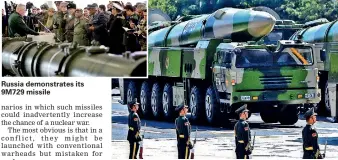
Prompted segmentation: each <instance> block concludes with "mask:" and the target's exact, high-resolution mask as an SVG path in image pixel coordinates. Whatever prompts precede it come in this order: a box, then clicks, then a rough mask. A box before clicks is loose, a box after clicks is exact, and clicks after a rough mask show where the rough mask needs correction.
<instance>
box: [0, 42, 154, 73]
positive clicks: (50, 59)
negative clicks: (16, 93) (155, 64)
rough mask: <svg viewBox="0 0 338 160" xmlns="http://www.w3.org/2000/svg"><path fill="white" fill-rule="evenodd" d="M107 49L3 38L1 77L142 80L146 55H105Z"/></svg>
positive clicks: (145, 69) (140, 53) (145, 68)
mask: <svg viewBox="0 0 338 160" xmlns="http://www.w3.org/2000/svg"><path fill="white" fill-rule="evenodd" d="M108 50H109V48H107V47H103V46H101V47H99V46H90V47H86V46H77V45H74V44H70V43H64V44H50V43H47V42H36V41H30V42H27V41H25V39H22V38H3V39H2V73H3V76H6V75H10V76H21V77H125V76H128V77H130V76H132V77H145V76H147V57H146V54H147V53H146V52H134V53H133V54H128V55H126V56H119V55H113V54H108V53H107V51H108Z"/></svg>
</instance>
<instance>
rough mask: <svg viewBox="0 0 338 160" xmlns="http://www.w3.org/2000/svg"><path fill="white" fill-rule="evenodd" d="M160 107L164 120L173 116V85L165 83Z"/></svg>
mask: <svg viewBox="0 0 338 160" xmlns="http://www.w3.org/2000/svg"><path fill="white" fill-rule="evenodd" d="M162 108H163V113H164V117H165V119H166V120H172V119H173V117H174V112H175V108H174V106H173V87H172V86H171V84H169V83H167V84H165V86H164V89H163V95H162Z"/></svg>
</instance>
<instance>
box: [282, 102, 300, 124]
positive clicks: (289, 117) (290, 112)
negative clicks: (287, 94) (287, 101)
mask: <svg viewBox="0 0 338 160" xmlns="http://www.w3.org/2000/svg"><path fill="white" fill-rule="evenodd" d="M298 114H299V110H298V106H297V105H286V106H283V107H282V109H281V111H280V114H279V116H278V119H279V123H280V124H282V125H293V124H295V123H297V121H298Z"/></svg>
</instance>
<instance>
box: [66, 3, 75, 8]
mask: <svg viewBox="0 0 338 160" xmlns="http://www.w3.org/2000/svg"><path fill="white" fill-rule="evenodd" d="M67 9H76V4H74V3H69V4H68V5H67Z"/></svg>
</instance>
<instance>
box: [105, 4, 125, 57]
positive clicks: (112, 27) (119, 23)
mask: <svg viewBox="0 0 338 160" xmlns="http://www.w3.org/2000/svg"><path fill="white" fill-rule="evenodd" d="M112 5H113V8H112V14H111V16H110V19H109V22H108V24H107V26H108V39H109V44H108V45H109V53H113V54H122V53H123V52H124V51H125V48H124V45H123V35H124V29H123V28H122V27H123V23H124V21H125V17H124V16H123V15H122V14H121V11H122V10H123V7H122V6H121V5H120V4H119V3H116V2H114V3H113V4H112Z"/></svg>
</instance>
